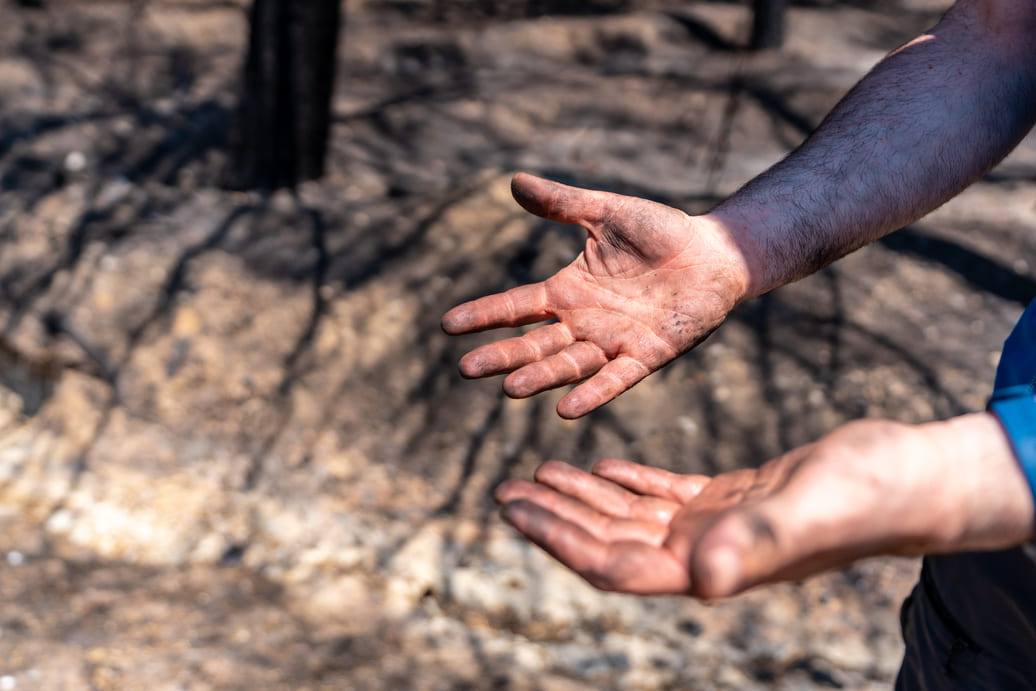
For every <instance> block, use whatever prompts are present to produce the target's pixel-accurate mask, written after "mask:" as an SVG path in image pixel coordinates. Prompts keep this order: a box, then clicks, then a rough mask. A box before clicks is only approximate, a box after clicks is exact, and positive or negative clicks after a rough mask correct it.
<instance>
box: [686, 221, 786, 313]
mask: <svg viewBox="0 0 1036 691" xmlns="http://www.w3.org/2000/svg"><path fill="white" fill-rule="evenodd" d="M694 219H695V222H696V223H701V224H703V225H705V226H706V227H708V228H709V229H710V230H711V232H712V235H713V236H714V237H716V238H717V240H718V241H719V242H720V243H722V245H723V246H724V250H725V253H726V255H727V256H728V257H730V260H731V262H730V263H731V272H732V275H733V277H734V279H735V281H736V284H737V287H738V295H737V300H736V304H740V303H741V302H744V301H745V300H747V299H749V298H753V297H757V296H759V295H762V294H763V293H766V292H768V291H770V290H772V289H773V288H776V287H778V286H779V285H781V283H780V282H774V281H773V280H772V279H771V277H770V275H769V274H770V273H772V272H771V270H770V267H768V265H767V262H766V261H765V260H764V250H765V245H764V244H763V243H761V242H760V241H759V238H758V237H757V233H756V228H757V227H758V226H757V225H753V224H752V223H750V222H749V221H748V220H747V219H744V218H742V217H740V216H736V215H734V214H731V213H726V212H724V211H723V210H722V209H721V208H717V209H713V210H712V211H710V212H709V213H707V214H703V215H701V216H695V217H694Z"/></svg>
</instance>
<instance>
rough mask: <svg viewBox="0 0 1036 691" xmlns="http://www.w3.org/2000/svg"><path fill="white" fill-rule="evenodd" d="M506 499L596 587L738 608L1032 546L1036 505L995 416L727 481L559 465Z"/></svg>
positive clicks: (618, 465) (856, 440) (507, 509)
mask: <svg viewBox="0 0 1036 691" xmlns="http://www.w3.org/2000/svg"><path fill="white" fill-rule="evenodd" d="M934 478H938V480H939V481H938V483H937V484H936V483H934V482H933V479H934ZM496 498H497V501H499V502H500V503H501V504H502V505H503V509H502V513H503V516H504V518H505V519H507V520H508V521H509V522H511V523H512V524H513V525H514V526H515V527H516V528H518V530H519V531H521V532H522V533H523V534H525V536H526V537H528V538H529V539H530V540H531V541H533V542H535V543H536V544H538V545H540V546H541V547H543V548H544V549H545V550H546V551H547V552H549V553H550V554H552V555H553V556H554V557H556V558H557V559H558V560H559V561H561V562H562V563H563V564H565V565H566V566H568V567H569V568H571V569H572V570H573V571H575V572H576V573H578V574H579V575H581V576H583V578H585V579H586V580H587V581H589V582H590V583H591V584H593V585H594V586H596V587H598V588H602V589H604V590H615V591H621V592H627V593H637V594H690V595H694V596H697V597H703V598H716V597H727V596H730V595H735V594H737V593H740V592H743V591H745V590H747V589H749V588H752V587H754V586H758V585H762V584H765V583H772V582H776V581H783V580H792V579H800V578H804V577H806V576H808V575H811V574H814V573H817V572H819V571H822V570H825V569H829V568H834V567H838V566H843V565H846V564H848V563H850V562H852V561H854V560H857V559H860V558H863V557H868V556H874V555H878V554H901V555H906V554H910V555H915V554H930V553H935V552H957V551H972V550H974V551H979V550H990V549H998V548H1004V547H1009V546H1012V545H1016V544H1019V543H1021V542H1024V541H1026V540H1031V539H1032V538H1033V536H1034V531H1033V525H1034V522H1033V518H1034V507H1033V498H1032V495H1031V494H1030V492H1029V488H1028V485H1027V484H1026V481H1025V477H1024V475H1023V473H1022V471H1021V469H1020V468H1019V466H1018V463H1017V461H1016V460H1015V458H1014V456H1013V454H1012V451H1011V448H1010V446H1009V444H1008V442H1007V439H1006V437H1005V435H1004V432H1003V430H1002V429H1001V427H1000V425H999V423H998V422H997V420H996V419H995V418H994V417H993V416H992V415H991V414H989V413H975V414H971V415H965V416H962V417H959V418H955V419H953V420H948V421H945V422H935V423H929V424H926V425H919V426H909V425H902V424H898V423H893V422H888V421H884V420H860V421H857V422H853V423H850V424H848V425H845V426H843V427H841V428H839V429H837V430H835V431H834V432H832V433H831V434H829V435H827V436H826V437H824V438H822V439H820V440H819V441H817V442H815V443H813V444H810V445H808V446H804V447H801V448H799V449H795V450H794V451H791V452H789V453H787V454H785V455H783V456H781V457H780V458H777V459H775V460H772V461H770V462H769V463H767V464H765V465H763V466H762V467H761V468H759V469H758V470H755V469H752V470H739V471H736V472H733V473H725V474H723V475H718V476H716V477H715V478H708V477H705V476H701V475H678V474H675V473H671V472H668V471H665V470H660V469H657V468H650V467H648V466H642V465H637V464H635V463H629V462H626V461H615V460H609V461H602V462H601V463H598V464H597V466H595V468H594V472H593V474H590V473H585V472H583V471H581V470H578V469H576V468H574V467H572V466H569V465H566V464H563V463H559V462H551V463H548V464H546V465H544V466H542V467H541V468H540V469H539V470H538V471H537V473H536V482H535V483H531V482H525V481H522V480H510V481H508V482H506V483H504V484H503V485H501V486H500V487H499V488H498V489H497V492H496Z"/></svg>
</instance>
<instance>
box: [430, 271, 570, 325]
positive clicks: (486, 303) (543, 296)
mask: <svg viewBox="0 0 1036 691" xmlns="http://www.w3.org/2000/svg"><path fill="white" fill-rule="evenodd" d="M551 316H553V315H551V313H550V311H549V310H548V308H547V292H546V289H545V288H544V285H543V284H542V283H533V284H531V285H525V286H518V287H517V288H511V289H510V290H507V291H504V292H503V293H497V294H496V295H487V296H486V297H482V298H479V299H477V300H472V301H470V302H465V303H464V304H462V305H457V306H456V307H454V308H453V309H451V310H450V311H449V312H447V313H446V314H444V315H443V318H442V329H443V331H445V332H446V333H448V334H451V335H456V334H465V333H472V332H475V331H485V330H486V329H497V328H500V327H502V326H524V325H525V324H534V323H536V322H539V321H544V320H545V319H549V318H550V317H551Z"/></svg>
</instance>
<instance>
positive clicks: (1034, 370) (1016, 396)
mask: <svg viewBox="0 0 1036 691" xmlns="http://www.w3.org/2000/svg"><path fill="white" fill-rule="evenodd" d="M989 410H990V411H991V412H992V413H993V414H994V415H996V416H997V418H998V419H999V420H1000V424H1001V425H1003V428H1004V431H1005V432H1007V438H1008V440H1009V441H1010V443H1011V448H1012V449H1014V454H1015V456H1016V457H1017V459H1018V463H1019V464H1020V465H1021V467H1022V470H1023V471H1024V472H1025V477H1026V478H1027V479H1028V481H1029V490H1030V491H1031V492H1032V497H1033V501H1034V502H1036V300H1034V301H1033V302H1031V303H1029V306H1028V307H1027V308H1026V310H1025V312H1023V313H1022V316H1021V318H1020V319H1019V320H1018V323H1017V324H1015V326H1014V329H1013V330H1012V331H1011V335H1010V336H1008V337H1007V341H1006V342H1005V343H1004V350H1003V352H1002V353H1001V355H1000V364H999V365H997V368H996V381H995V383H994V385H993V396H992V398H991V399H990V401H989Z"/></svg>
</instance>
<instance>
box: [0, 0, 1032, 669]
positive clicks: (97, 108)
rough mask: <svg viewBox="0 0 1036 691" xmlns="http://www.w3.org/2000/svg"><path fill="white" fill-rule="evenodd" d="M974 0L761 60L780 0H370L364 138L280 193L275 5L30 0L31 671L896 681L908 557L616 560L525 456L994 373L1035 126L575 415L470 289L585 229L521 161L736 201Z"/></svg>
mask: <svg viewBox="0 0 1036 691" xmlns="http://www.w3.org/2000/svg"><path fill="white" fill-rule="evenodd" d="M37 4H38V5H42V6H41V7H32V5H37ZM946 4H947V3H946V2H933V1H925V0H904V1H903V2H894V3H888V2H866V1H863V0H856V1H854V2H837V3H836V2H826V1H823V0H818V1H816V2H803V3H795V4H794V6H793V8H792V9H791V11H790V16H789V20H790V24H789V40H788V44H787V46H786V49H785V50H783V51H782V52H780V53H779V54H763V55H749V54H746V53H744V52H742V51H741V50H739V46H741V45H743V43H744V40H745V38H746V34H747V28H748V19H749V16H748V13H747V10H746V8H745V7H744V4H743V3H723V2H675V1H673V2H665V1H663V0H630V1H628V2H622V1H618V0H616V1H613V2H603V1H599V2H596V3H564V2H559V3H551V2H539V3H536V2H532V0H527V1H526V2H518V1H517V0H514V1H513V2H509V3H488V2H480V1H477V0H470V1H466V2H462V1H461V0H447V1H443V0H411V1H404V0H369V1H367V2H361V1H360V0H355V1H351V2H350V4H349V7H348V8H347V10H348V11H347V16H348V21H347V25H346V27H345V30H344V32H343V35H342V50H341V54H340V59H341V66H340V70H339V76H338V84H337V96H336V100H335V104H334V111H335V124H334V129H333V142H332V153H331V161H330V171H331V172H330V174H329V175H328V177H327V179H326V180H324V181H321V182H319V183H315V184H309V185H307V186H305V187H304V188H303V189H301V190H300V192H299V194H298V195H297V196H295V197H293V196H291V195H288V194H278V195H274V196H273V197H270V198H263V197H260V196H254V195H249V194H241V193H230V192H225V191H221V190H220V189H219V188H218V185H217V181H218V179H219V173H220V169H221V166H222V165H223V162H224V154H223V149H224V144H225V142H226V137H227V128H228V126H229V124H230V122H231V119H232V107H233V100H234V96H235V89H236V84H237V79H238V72H239V68H240V64H241V60H242V56H243V50H244V36H245V28H246V22H245V15H244V11H243V2H238V1H224V2H216V1H211V2H205V1H203V0H143V1H138V2H132V3H131V2H126V1H116V0H91V1H90V2H71V1H68V0H65V1H61V0H45V1H44V2H42V3H32V2H20V3H15V2H11V1H5V2H4V3H3V5H2V13H3V14H2V16H3V21H2V22H0V103H2V107H0V183H2V184H0V384H2V385H0V502H2V504H0V688H3V689H12V688H17V689H23V688H45V689H59V688H69V689H78V688H97V689H107V688H120V689H138V688H147V689H180V688H191V689H195V688H197V689H205V688H211V689H235V688H271V689H273V688H284V689H306V688H311V689H315V688H342V689H345V688H348V689H463V688H470V689H483V688H514V689H608V688H623V689H656V688H688V689H769V688H775V689H812V688H852V689H863V688H883V687H887V685H888V682H889V681H890V679H891V678H892V677H893V675H894V674H895V669H896V666H897V663H898V655H899V652H900V647H901V642H900V638H899V633H898V630H897V614H896V613H897V608H898V604H899V601H900V599H901V598H902V596H903V595H904V594H905V593H906V592H907V590H908V589H909V587H910V585H911V580H912V578H913V577H914V575H915V573H916V568H917V564H916V562H915V561H913V560H883V559H879V560H873V561H869V562H866V563H863V564H859V565H856V566H853V567H851V568H848V569H846V570H844V571H840V572H837V573H832V574H828V575H825V576H822V577H819V578H815V579H811V580H809V581H806V582H803V583H794V584H788V585H785V586H780V587H773V588H767V589H764V590H760V591H757V592H754V593H752V594H750V595H748V596H746V597H743V598H740V599H737V600H733V601H730V602H723V603H718V604H713V605H704V604H701V603H697V602H694V601H690V600H685V599H677V598H655V599H643V600H641V599H635V598H630V597H624V596H619V595H605V594H600V593H597V592H595V591H593V590H591V589H590V588H588V587H587V586H585V585H583V584H582V582H580V581H578V580H577V579H576V578H574V577H572V576H571V575H569V574H568V573H567V572H564V571H563V570H561V569H560V568H558V567H556V566H555V565H554V564H552V563H551V562H550V561H549V560H548V559H547V558H545V557H544V556H542V555H541V554H540V553H539V552H537V551H536V550H535V549H532V548H530V547H528V546H527V545H525V544H524V543H523V542H522V541H520V540H518V539H517V538H516V537H515V535H514V534H513V533H512V532H511V531H510V530H508V529H507V528H506V527H504V526H503V525H502V524H501V522H500V521H499V519H498V518H497V517H496V514H495V510H494V507H493V505H492V502H491V501H490V499H489V492H490V489H491V487H492V486H494V485H495V484H496V483H497V482H498V481H500V480H501V479H503V478H507V477H511V476H515V475H519V476H528V475H529V474H530V472H531V471H532V469H533V468H534V467H535V466H536V465H537V464H539V463H540V462H542V461H544V460H547V459H549V458H563V459H567V460H570V461H572V462H575V463H578V464H582V465H589V464H590V463H592V462H593V461H594V460H596V459H598V458H599V457H602V456H613V457H625V458H630V459H633V460H638V461H643V462H649V463H652V464H656V465H660V466H665V467H668V468H672V469H676V470H680V471H694V472H708V473H712V472H716V471H722V470H727V469H732V468H735V467H740V466H745V465H751V464H758V463H761V462H763V461H764V460H766V459H767V458H769V457H771V456H773V455H775V454H777V453H779V452H780V451H782V450H785V449H788V448H790V447H792V446H794V445H797V444H801V443H804V442H807V441H810V440H812V439H814V438H815V437H816V436H818V435H820V434H822V433H823V432H824V431H826V430H829V429H830V428H832V427H834V426H835V425H837V424H839V423H840V422H842V421H844V420H848V419H851V418H856V417H859V416H863V415H882V416H889V417H893V418H896V419H899V420H904V421H922V420H929V419H933V418H936V417H941V416H947V415H952V414H954V413H957V412H960V411H964V410H971V409H976V408H979V407H981V406H982V405H983V403H984V399H985V396H986V395H987V394H988V392H989V390H990V381H991V376H992V373H993V369H994V362H995V357H996V353H997V352H998V349H999V345H1000V343H1001V341H1002V339H1003V338H1004V337H1005V335H1006V334H1007V332H1008V330H1009V328H1010V326H1011V324H1012V322H1013V319H1014V318H1015V317H1016V316H1017V314H1018V313H1019V312H1020V310H1021V308H1022V305H1023V304H1024V303H1025V302H1026V301H1027V300H1028V299H1029V298H1030V297H1031V296H1032V295H1034V294H1036V282H1034V279H1033V273H1034V266H1033V264H1032V261H1033V257H1036V253H1034V251H1033V250H1034V246H1036V217H1034V216H1036V214H1034V206H1033V203H1034V197H1033V189H1034V186H1036V185H1034V179H1036V145H1034V144H1036V142H1034V141H1033V139H1032V138H1030V139H1029V140H1027V141H1026V142H1025V143H1024V144H1023V146H1022V147H1021V148H1020V149H1019V150H1018V152H1017V153H1016V154H1015V155H1013V156H1012V157H1011V158H1010V159H1009V160H1008V161H1007V162H1005V163H1004V164H1003V165H1002V166H1001V167H1000V168H998V169H997V170H996V171H995V172H993V173H992V174H991V175H989V176H988V178H987V179H985V180H984V181H982V182H981V183H979V184H978V185H977V186H976V187H975V188H973V189H972V190H970V191H969V192H968V193H966V194H965V195H963V196H962V197H961V198H959V199H958V200H956V201H954V202H952V203H951V204H949V205H948V206H946V207H945V208H944V209H942V210H940V211H938V212H936V213H934V214H932V215H931V216H930V217H929V218H926V219H925V220H923V221H922V222H920V223H918V224H917V225H915V226H913V227H910V228H908V229H905V230H904V231H902V232H900V233H899V234H897V235H894V236H892V237H891V238H889V239H888V240H886V241H884V242H880V243H878V244H876V245H874V246H872V247H869V248H866V249H864V250H862V251H860V252H858V253H856V254H854V255H853V256H851V257H849V258H847V259H845V260H844V261H842V262H840V263H838V264H837V265H835V266H833V267H831V268H829V269H827V270H825V271H822V272H821V273H820V274H818V275H816V276H814V277H812V278H810V279H808V280H804V281H801V282H799V283H796V284H794V285H791V286H788V287H787V288H785V289H782V290H779V291H777V292H775V293H773V294H771V295H769V296H767V297H765V298H762V299H758V300H754V301H752V302H750V303H747V304H745V305H743V306H742V307H741V308H739V309H738V310H737V311H736V312H735V313H734V314H733V315H732V316H731V318H730V319H729V321H728V323H727V324H726V325H725V327H724V328H723V329H721V330H720V331H719V332H718V333H717V334H715V335H714V337H713V338H711V339H710V340H709V341H708V342H707V343H706V344H704V345H703V346H702V347H700V348H699V349H698V350H697V351H695V352H694V353H692V354H690V355H689V356H687V357H685V358H683V359H682V360H680V361H678V362H677V363H674V364H673V365H672V366H670V367H669V368H667V369H666V370H665V371H663V372H661V373H660V374H657V375H655V376H654V377H652V378H651V379H649V380H648V381H646V382H644V383H643V384H641V385H640V386H638V387H636V388H635V389H634V390H632V391H630V392H629V393H627V394H626V395H625V396H623V397H622V398H621V399H619V400H618V401H616V402H614V403H612V404H611V405H610V406H608V407H607V408H605V409H604V410H602V411H599V412H597V413H595V414H593V415H591V416H589V417H587V418H585V419H583V420H580V421H577V422H563V421H561V420H560V419H559V418H557V417H556V416H555V414H554V412H553V406H554V403H555V401H556V399H557V396H556V395H547V396H543V397H539V398H536V399H532V400H528V401H511V400H507V399H506V398H505V397H503V396H502V395H501V393H500V390H499V383H498V382H495V381H488V382H463V381H461V380H460V378H459V377H458V375H457V374H456V368H455V363H456V361H457V360H458V358H459V356H460V355H461V354H462V353H463V352H464V351H465V350H467V349H469V348H471V347H473V346H474V345H476V344H477V343H481V342H484V341H485V340H486V339H485V337H470V338H460V339H448V338H446V337H445V336H443V335H442V334H441V333H440V331H439V326H438V322H439V316H440V315H441V314H442V313H443V312H444V311H445V310H446V309H447V308H448V307H450V306H452V305H454V304H456V303H458V302H460V301H462V300H465V299H468V298H471V297H474V296H476V295H480V294H484V293H486V292H488V291H494V290H498V289H502V288H506V287H509V286H513V285H516V284H518V283H523V282H527V281H530V280H535V279H539V278H542V277H545V276H547V275H549V274H550V273H551V272H553V271H554V270H556V269H557V268H558V267H560V266H562V265H563V264H565V263H567V262H568V261H569V260H570V259H571V258H572V256H573V255H574V253H575V252H577V251H578V247H579V246H580V242H581V235H580V232H579V231H577V230H575V229H572V228H567V227H561V226H558V225H554V224H549V223H545V222H541V221H539V220H537V219H534V218H530V217H529V216H527V215H524V214H523V213H521V212H520V211H519V210H518V208H517V207H516V205H514V204H513V203H512V202H511V201H510V199H509V196H508V184H507V181H508V177H509V175H510V174H511V173H512V172H513V171H515V170H529V171H533V172H538V173H541V174H545V175H549V176H552V177H554V178H557V179H561V180H565V181H568V182H571V183H575V184H580V185H585V186H593V187H601V188H606V189H611V190H615V191H620V192H626V193H634V194H639V195H644V196H648V197H651V198H654V199H658V200H662V201H665V202H668V203H671V204H675V205H678V206H680V207H682V208H685V209H687V210H692V211H693V210H702V209H705V208H707V207H708V206H709V205H710V204H712V203H714V202H715V201H716V200H717V199H719V198H721V197H722V195H724V194H727V193H729V192H730V191H732V190H733V189H735V188H736V187H737V186H738V185H739V184H740V183H742V182H744V181H745V180H746V179H747V178H748V177H750V176H751V175H752V174H754V173H756V172H758V171H760V170H762V169H763V168H764V167H766V166H767V165H768V164H770V163H772V162H774V161H775V160H776V159H777V158H778V157H780V156H781V155H782V154H783V153H785V152H786V151H788V150H789V149H790V148H791V147H793V146H795V144H796V143H797V142H798V141H800V140H801V138H802V137H803V136H804V134H805V133H806V132H808V131H809V129H810V128H811V127H813V126H814V125H815V124H816V123H817V122H818V121H819V119H820V118H821V116H822V115H823V113H824V112H825V111H826V110H827V109H828V108H829V107H830V106H831V105H833V103H834V102H835V101H836V100H837V98H838V97H839V95H840V94H841V93H842V92H843V91H844V90H845V89H846V88H848V86H849V85H851V84H852V83H853V82H854V81H855V80H856V79H857V78H858V77H859V76H860V75H861V74H862V73H863V72H864V71H865V70H866V69H867V67H868V66H869V65H870V64H872V63H873V62H874V61H876V60H877V59H879V58H880V57H881V55H882V54H883V53H884V52H885V51H887V50H889V49H890V48H892V47H894V46H895V45H896V44H897V43H898V42H900V41H902V40H904V39H905V38H907V37H909V36H910V35H912V34H913V33H914V32H916V31H918V30H920V29H921V28H923V27H924V26H925V25H927V24H930V23H932V22H933V21H934V20H935V18H936V17H937V16H938V13H939V11H940V10H942V9H944V7H945V5H946Z"/></svg>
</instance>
